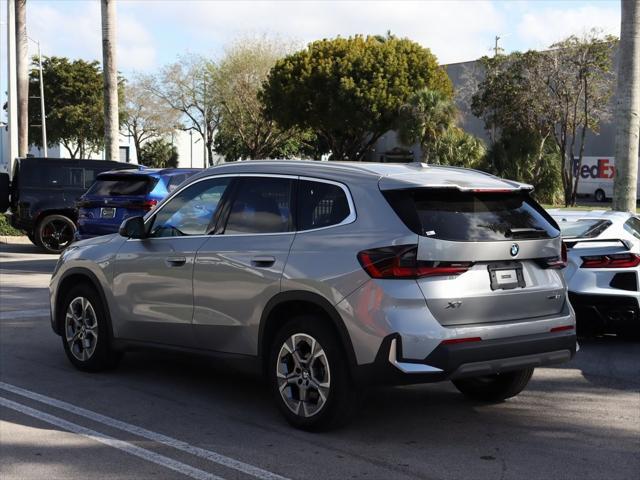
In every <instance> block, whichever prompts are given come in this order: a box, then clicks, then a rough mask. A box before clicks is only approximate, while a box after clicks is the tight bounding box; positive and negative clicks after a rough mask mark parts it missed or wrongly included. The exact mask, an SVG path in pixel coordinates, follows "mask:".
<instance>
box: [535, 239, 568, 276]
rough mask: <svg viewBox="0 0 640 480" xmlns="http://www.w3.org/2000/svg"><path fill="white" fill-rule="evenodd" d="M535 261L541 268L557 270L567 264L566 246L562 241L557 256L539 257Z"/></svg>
mask: <svg viewBox="0 0 640 480" xmlns="http://www.w3.org/2000/svg"><path fill="white" fill-rule="evenodd" d="M537 262H538V265H540V266H541V267H542V268H554V269H557V270H559V269H561V268H565V267H566V266H567V246H566V245H565V244H564V243H562V247H561V249H560V256H559V257H548V258H539V259H538V260H537Z"/></svg>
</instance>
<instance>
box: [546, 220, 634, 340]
mask: <svg viewBox="0 0 640 480" xmlns="http://www.w3.org/2000/svg"><path fill="white" fill-rule="evenodd" d="M548 212H549V214H550V215H551V216H552V217H553V218H554V219H555V220H556V222H558V225H559V226H560V230H561V232H562V237H563V240H564V245H565V246H566V248H567V260H568V262H567V268H566V269H565V270H564V276H565V279H566V281H567V285H568V287H569V299H570V301H571V304H572V305H573V308H574V310H575V311H576V317H577V321H578V327H579V328H580V330H582V332H584V333H591V334H593V333H596V334H598V333H619V334H629V333H632V334H636V333H638V332H640V307H639V301H640V292H639V291H638V272H639V271H640V218H638V217H637V216H636V215H633V214H631V213H625V212H612V211H605V210H592V211H576V210H565V209H553V210H548Z"/></svg>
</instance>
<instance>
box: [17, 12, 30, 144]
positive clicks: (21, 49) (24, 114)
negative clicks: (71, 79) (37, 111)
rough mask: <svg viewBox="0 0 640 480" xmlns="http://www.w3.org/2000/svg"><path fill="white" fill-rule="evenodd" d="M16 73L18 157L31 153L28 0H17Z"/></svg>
mask: <svg viewBox="0 0 640 480" xmlns="http://www.w3.org/2000/svg"><path fill="white" fill-rule="evenodd" d="M15 8H16V72H17V87H18V92H17V93H18V95H17V98H18V156H19V157H26V156H27V153H29V137H28V135H29V134H28V132H29V54H28V48H29V46H28V44H27V0H16V3H15Z"/></svg>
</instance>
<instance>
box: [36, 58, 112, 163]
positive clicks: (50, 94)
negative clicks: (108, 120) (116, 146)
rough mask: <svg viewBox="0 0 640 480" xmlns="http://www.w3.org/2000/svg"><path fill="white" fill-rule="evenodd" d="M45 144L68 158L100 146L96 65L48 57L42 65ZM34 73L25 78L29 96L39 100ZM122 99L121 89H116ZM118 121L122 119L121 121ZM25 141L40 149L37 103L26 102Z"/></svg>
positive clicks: (101, 112) (99, 82) (101, 123)
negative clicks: (63, 151)
mask: <svg viewBox="0 0 640 480" xmlns="http://www.w3.org/2000/svg"><path fill="white" fill-rule="evenodd" d="M42 70H43V73H42V74H43V78H44V97H45V109H46V112H47V142H48V143H49V145H50V146H51V145H55V144H58V143H61V144H62V145H63V146H64V147H65V148H66V149H67V151H68V152H69V155H70V156H71V157H72V158H85V157H87V156H89V155H91V154H92V153H96V152H98V151H99V150H100V149H101V148H102V147H103V146H104V109H103V97H102V72H101V70H100V64H99V63H98V62H86V61H84V60H69V59H68V58H64V57H48V58H44V59H43V61H42ZM39 88H40V84H39V77H38V71H37V69H35V68H34V69H32V70H31V74H30V78H29V95H30V96H31V97H39V96H40V90H39ZM119 93H120V97H121V101H122V99H123V93H124V89H123V85H122V81H121V82H120V89H119ZM121 120H122V119H121ZM29 128H30V130H29V138H30V139H31V142H32V143H33V144H35V145H38V146H42V127H41V118H40V105H39V102H29Z"/></svg>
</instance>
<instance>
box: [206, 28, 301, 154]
mask: <svg viewBox="0 0 640 480" xmlns="http://www.w3.org/2000/svg"><path fill="white" fill-rule="evenodd" d="M289 50H290V48H289V46H288V45H287V44H286V43H283V42H281V41H278V40H274V39H269V38H266V37H259V38H248V39H242V40H240V41H237V42H236V43H234V44H233V45H232V46H231V47H230V48H229V49H227V51H226V53H225V55H224V57H223V58H222V60H221V61H220V62H219V63H218V65H216V66H215V67H213V66H212V69H211V71H212V76H213V78H214V86H215V87H214V88H215V91H216V94H215V98H216V101H217V102H218V108H219V111H220V115H221V119H220V124H219V127H218V131H217V132H216V137H215V150H216V152H217V153H219V154H221V155H223V156H224V157H225V159H226V160H227V161H231V160H238V159H241V158H249V159H255V158H274V157H290V156H296V155H298V154H299V152H300V150H301V148H302V142H304V140H305V138H306V137H307V136H308V135H307V136H305V135H304V134H303V133H301V131H300V129H298V128H295V127H293V128H281V127H280V126H279V125H278V123H277V122H276V121H275V120H274V119H273V118H268V117H267V116H266V115H265V111H264V105H263V103H262V102H261V100H260V92H261V90H262V85H263V83H264V82H265V81H266V79H267V76H268V74H269V71H270V70H271V68H272V67H273V66H274V65H275V64H276V62H277V61H278V59H280V58H282V57H284V56H285V54H286V53H287V51H289Z"/></svg>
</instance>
